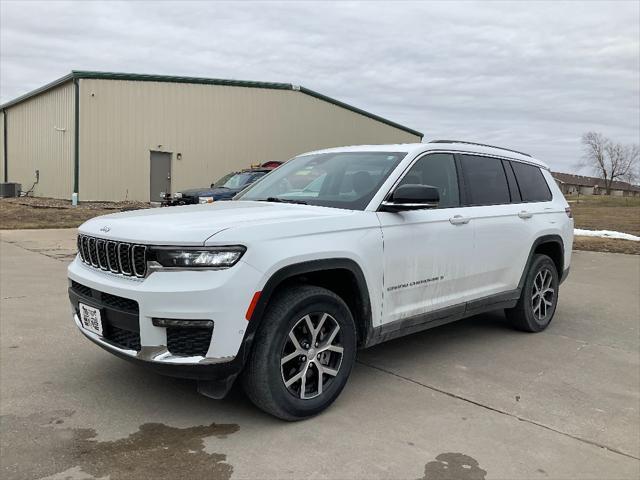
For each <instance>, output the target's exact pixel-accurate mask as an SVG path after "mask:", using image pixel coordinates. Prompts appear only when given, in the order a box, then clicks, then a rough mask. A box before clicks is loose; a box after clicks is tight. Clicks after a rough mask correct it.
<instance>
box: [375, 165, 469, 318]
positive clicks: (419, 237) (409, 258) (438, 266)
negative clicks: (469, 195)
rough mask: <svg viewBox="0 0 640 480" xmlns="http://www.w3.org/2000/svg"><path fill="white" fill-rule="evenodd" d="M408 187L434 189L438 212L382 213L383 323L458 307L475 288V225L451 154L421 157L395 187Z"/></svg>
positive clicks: (380, 218) (432, 210) (426, 210)
mask: <svg viewBox="0 0 640 480" xmlns="http://www.w3.org/2000/svg"><path fill="white" fill-rule="evenodd" d="M404 184H421V185H429V186H432V187H436V188H437V189H438V192H439V195H440V202H439V206H438V208H431V209H423V210H411V211H404V212H399V213H390V212H379V213H378V218H379V220H380V224H381V226H382V236H383V245H384V299H383V302H384V304H383V323H391V322H395V321H399V320H404V319H408V318H410V317H416V316H420V315H422V314H425V313H429V312H433V311H435V310H439V309H443V308H446V307H450V306H454V305H455V306H459V305H461V304H464V302H465V301H466V300H467V297H468V293H469V290H470V289H471V284H470V283H469V282H470V281H472V279H470V278H469V265H470V264H471V262H472V261H473V247H474V238H473V233H474V232H473V224H472V223H470V222H469V221H468V218H467V216H466V210H467V209H466V208H464V207H461V206H460V205H461V200H460V188H459V183H458V174H457V168H456V163H455V159H454V156H453V154H450V153H432V154H427V155H425V156H423V157H422V158H420V159H418V160H417V161H416V162H415V163H414V165H413V166H412V167H411V168H410V169H409V171H408V172H407V173H406V175H405V176H404V177H403V178H402V180H401V181H400V183H399V184H398V185H397V186H399V185H404ZM397 186H396V188H397ZM462 308H463V309H464V307H462Z"/></svg>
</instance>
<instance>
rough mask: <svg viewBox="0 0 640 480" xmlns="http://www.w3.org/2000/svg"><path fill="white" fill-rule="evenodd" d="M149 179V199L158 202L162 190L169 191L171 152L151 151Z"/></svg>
mask: <svg viewBox="0 0 640 480" xmlns="http://www.w3.org/2000/svg"><path fill="white" fill-rule="evenodd" d="M150 171H151V179H150V183H149V192H150V193H151V198H150V200H151V201H152V202H160V201H161V200H162V198H160V194H161V193H162V192H167V193H168V192H171V154H170V153H168V152H151V168H150Z"/></svg>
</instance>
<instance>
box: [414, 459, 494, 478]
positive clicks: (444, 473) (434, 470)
mask: <svg viewBox="0 0 640 480" xmlns="http://www.w3.org/2000/svg"><path fill="white" fill-rule="evenodd" d="M486 475H487V472H486V470H483V469H481V468H480V465H479V464H478V461H477V460H476V459H475V458H472V457H470V456H469V455H464V454H463V453H441V454H440V455H438V456H437V457H436V459H435V461H433V462H429V463H427V464H426V465H425V466H424V477H422V478H421V479H420V480H485V478H486Z"/></svg>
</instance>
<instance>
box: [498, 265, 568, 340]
mask: <svg viewBox="0 0 640 480" xmlns="http://www.w3.org/2000/svg"><path fill="white" fill-rule="evenodd" d="M559 285H560V282H559V278H558V270H557V269H556V265H555V263H553V260H551V258H549V257H548V256H546V255H542V254H536V255H535V256H534V257H533V261H532V262H531V266H530V267H529V271H528V272H527V277H526V279H525V282H524V287H523V288H522V293H521V294H520V299H519V300H518V303H517V304H516V306H515V307H514V308H510V309H508V310H505V313H506V315H507V318H508V319H509V320H510V321H511V323H512V324H513V325H514V326H515V327H516V328H517V329H519V330H523V331H525V332H540V331H542V330H544V329H545V328H547V326H548V325H549V323H551V320H552V319H553V315H554V314H555V312H556V306H557V305H558V287H559Z"/></svg>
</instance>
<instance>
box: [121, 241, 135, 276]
mask: <svg viewBox="0 0 640 480" xmlns="http://www.w3.org/2000/svg"><path fill="white" fill-rule="evenodd" d="M122 247H124V248H126V249H127V257H128V260H129V261H128V262H127V268H128V267H130V266H131V245H129V244H128V243H119V244H118V263H119V264H120V271H121V272H122V274H123V275H126V276H128V277H130V276H132V275H133V270H132V269H131V268H129V270H128V271H127V270H125V268H124V263H123V261H122V257H123V255H122Z"/></svg>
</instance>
